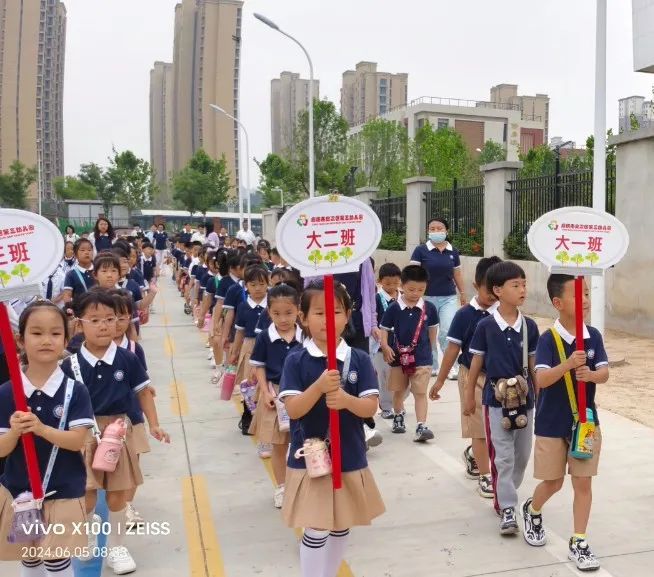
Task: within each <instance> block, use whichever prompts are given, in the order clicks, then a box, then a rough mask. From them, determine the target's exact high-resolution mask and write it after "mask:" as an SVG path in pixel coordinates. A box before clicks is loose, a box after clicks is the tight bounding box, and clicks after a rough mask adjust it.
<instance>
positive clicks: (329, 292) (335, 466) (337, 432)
mask: <svg viewBox="0 0 654 577" xmlns="http://www.w3.org/2000/svg"><path fill="white" fill-rule="evenodd" d="M323 280H324V287H325V316H326V317H327V318H326V321H327V327H326V328H327V369H328V370H330V371H336V370H338V365H337V364H336V319H335V316H336V313H335V311H334V277H333V275H331V274H327V275H325V276H324V279H323ZM329 430H330V442H331V457H332V482H333V486H334V489H340V488H341V485H342V482H341V421H340V416H339V413H338V411H336V410H333V409H331V410H330V411H329Z"/></svg>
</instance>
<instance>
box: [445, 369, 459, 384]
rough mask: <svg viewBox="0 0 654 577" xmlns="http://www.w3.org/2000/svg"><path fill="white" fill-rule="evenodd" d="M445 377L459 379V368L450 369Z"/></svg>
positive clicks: (451, 379) (453, 379) (452, 379)
mask: <svg viewBox="0 0 654 577" xmlns="http://www.w3.org/2000/svg"><path fill="white" fill-rule="evenodd" d="M447 378H448V380H450V381H458V380H459V369H452V370H451V371H450V372H449V373H448V374H447Z"/></svg>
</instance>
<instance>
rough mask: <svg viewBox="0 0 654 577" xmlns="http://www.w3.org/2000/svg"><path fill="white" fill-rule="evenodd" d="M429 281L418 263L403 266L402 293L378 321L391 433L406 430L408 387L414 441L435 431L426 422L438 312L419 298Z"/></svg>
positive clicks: (425, 438)
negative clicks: (404, 409) (390, 400)
mask: <svg viewBox="0 0 654 577" xmlns="http://www.w3.org/2000/svg"><path fill="white" fill-rule="evenodd" d="M428 280H429V275H428V273H427V271H426V270H425V269H424V268H422V267H421V266H419V265H409V266H407V267H404V269H403V270H402V275H401V282H402V294H401V295H399V296H398V298H397V301H396V302H394V303H392V304H391V305H390V306H389V307H388V309H386V312H385V313H384V316H383V317H382V322H381V324H380V328H381V329H382V334H381V347H382V352H383V354H384V360H385V361H386V362H387V363H388V364H390V365H391V374H390V381H389V389H390V390H391V391H392V392H393V412H394V416H393V432H394V433H405V432H406V427H405V425H404V415H403V414H402V405H403V404H404V397H405V393H406V391H407V389H408V388H409V387H410V388H411V392H412V393H413V398H414V400H415V408H416V419H417V421H418V424H417V426H416V433H415V436H414V437H413V440H414V441H416V442H425V441H429V440H430V439H433V438H434V433H432V431H431V430H430V429H429V428H428V427H427V425H426V424H425V423H426V421H427V386H428V385H429V379H430V377H431V363H432V349H433V348H435V345H436V336H437V332H438V313H437V312H436V307H435V306H434V305H433V304H431V303H429V302H427V301H425V300H424V299H423V298H422V297H423V295H424V294H425V290H427V281H428ZM391 331H392V332H393V335H394V337H395V346H394V347H391V346H390V345H389V333H390V332H391ZM403 351H404V352H403Z"/></svg>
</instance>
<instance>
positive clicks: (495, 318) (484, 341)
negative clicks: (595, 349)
mask: <svg viewBox="0 0 654 577" xmlns="http://www.w3.org/2000/svg"><path fill="white" fill-rule="evenodd" d="M486 287H487V288H488V291H489V292H490V293H491V294H493V295H494V296H495V297H496V298H497V299H498V300H499V306H498V308H497V310H496V311H495V312H494V313H493V314H492V316H488V317H487V318H485V319H483V320H482V321H480V322H479V324H478V325H477V329H476V330H475V334H474V336H473V337H472V341H471V342H470V347H469V350H470V353H472V355H473V357H472V362H471V363H470V371H469V373H468V380H467V381H466V384H465V390H464V409H463V413H464V415H466V416H472V415H474V414H475V412H476V411H477V402H476V401H475V387H476V386H477V379H478V378H479V374H480V373H481V371H482V369H483V368H485V370H486V382H485V384H484V390H483V396H482V404H483V407H484V424H485V427H486V443H487V445H488V453H489V456H490V464H491V474H492V480H493V492H494V493H495V499H494V505H495V511H496V512H497V514H498V515H500V516H501V517H502V520H501V521H500V533H501V534H502V535H510V534H514V533H517V532H518V522H517V521H516V516H515V509H516V507H517V506H518V488H519V487H520V485H521V484H522V480H523V478H524V475H525V469H526V468H527V463H528V461H529V456H530V455H531V441H532V429H533V413H534V389H533V383H532V377H531V375H533V369H534V358H533V356H534V355H535V354H536V345H537V344H538V327H537V326H536V323H535V322H534V321H533V320H532V319H530V318H527V317H525V316H523V314H522V313H521V312H520V310H519V309H518V307H519V306H521V305H522V304H523V303H524V302H525V298H526V296H527V281H526V278H525V271H524V270H522V268H520V267H519V266H518V265H517V264H515V263H513V262H509V261H507V262H499V263H497V264H494V265H493V266H492V267H490V268H489V269H488V272H487V273H486ZM525 339H526V342H525ZM516 377H517V378H518V380H521V379H524V380H526V386H527V395H526V398H524V404H523V403H522V399H521V398H520V397H518V398H519V399H520V401H519V405H520V406H519V409H518V412H519V414H518V416H517V418H515V419H514V418H512V416H511V415H510V414H509V413H508V411H506V410H505V409H504V408H503V407H502V403H501V402H500V401H499V400H498V398H497V395H499V394H500V392H501V389H500V388H499V385H500V384H502V383H499V382H498V381H500V380H504V379H513V378H516ZM522 382H523V383H524V381H522ZM496 385H497V386H496ZM496 389H497V390H496ZM507 422H508V424H510V427H511V428H509V429H505V428H504V424H505V423H507ZM521 425H522V427H521V428H520V426H521Z"/></svg>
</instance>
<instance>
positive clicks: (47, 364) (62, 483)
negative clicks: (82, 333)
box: [0, 301, 93, 577]
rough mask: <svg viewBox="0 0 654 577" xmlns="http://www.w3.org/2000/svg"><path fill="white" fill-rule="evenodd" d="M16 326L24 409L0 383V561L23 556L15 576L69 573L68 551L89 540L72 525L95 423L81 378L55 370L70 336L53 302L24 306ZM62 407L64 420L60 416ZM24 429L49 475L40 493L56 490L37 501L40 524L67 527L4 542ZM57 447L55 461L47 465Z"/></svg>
mask: <svg viewBox="0 0 654 577" xmlns="http://www.w3.org/2000/svg"><path fill="white" fill-rule="evenodd" d="M18 332H19V335H20V344H21V346H22V348H23V350H24V352H25V356H26V358H27V367H26V368H25V369H24V373H23V389H24V390H25V394H26V396H27V404H28V406H29V408H30V410H29V412H27V413H25V412H22V411H16V409H15V405H14V398H13V394H12V387H11V383H10V382H6V383H4V384H3V385H0V457H7V461H6V464H5V469H4V473H3V474H2V476H0V560H3V561H18V560H21V561H22V569H21V575H23V576H25V577H27V576H30V575H32V576H37V575H41V576H45V575H48V576H54V575H58V576H59V577H73V568H72V566H71V559H70V557H72V556H73V555H74V551H76V550H77V551H82V550H83V549H84V548H85V547H86V544H87V537H86V535H85V534H84V531H75V530H74V524H77V526H80V525H81V524H82V523H84V522H85V521H86V515H85V513H84V490H85V483H86V468H85V466H84V461H83V460H82V457H81V454H80V450H81V449H82V446H83V445H84V441H85V439H86V435H87V432H88V429H90V428H91V427H92V426H93V409H92V408H91V399H90V397H89V393H88V391H87V389H86V387H85V386H84V385H83V384H82V383H79V382H74V381H73V380H72V379H67V378H66V376H65V375H64V373H63V372H62V371H61V369H60V368H59V359H60V358H61V356H62V354H63V352H64V347H65V345H66V341H67V340H68V320H67V318H66V315H65V314H64V313H63V312H62V311H61V310H60V309H59V308H58V307H57V306H55V305H53V304H52V303H48V302H45V301H40V302H36V303H33V304H31V305H29V306H28V307H27V308H26V309H25V310H24V311H23V313H22V314H21V316H20V321H19V326H18ZM66 412H67V414H66V415H65V422H64V423H63V424H62V423H60V420H61V419H62V418H63V417H64V414H65V413H66ZM62 425H63V426H62ZM25 433H33V434H34V436H35V445H36V452H37V458H38V462H39V468H40V470H41V474H42V475H44V478H45V477H46V476H47V477H49V482H48V483H47V487H44V490H45V492H46V494H47V493H48V492H51V491H56V492H55V493H54V495H51V496H46V498H45V501H44V503H43V509H42V512H43V516H44V521H45V526H46V527H48V526H50V527H53V526H55V525H57V526H59V524H61V526H63V527H65V533H64V534H63V535H56V534H55V533H54V532H50V533H48V534H47V535H45V536H44V537H43V539H42V540H41V541H39V542H38V543H28V544H25V543H22V544H21V543H19V544H9V543H8V542H7V536H8V535H9V531H10V527H11V524H12V519H13V513H14V511H13V508H12V506H11V503H12V500H13V499H14V498H16V497H17V496H18V495H19V494H20V493H22V492H24V491H31V488H30V484H29V480H28V478H27V474H26V465H25V457H24V454H23V448H22V443H21V442H20V440H21V436H22V435H23V434H25ZM55 447H56V448H57V453H56V456H55V460H54V464H53V466H52V467H51V469H50V470H49V471H48V462H49V460H50V455H51V454H52V451H53V448H55ZM48 472H49V473H50V474H49V475H48ZM25 545H32V546H31V547H29V551H36V552H37V554H38V555H39V557H33V556H32V555H31V554H30V556H27V555H26V553H25V549H26V547H25ZM34 545H36V546H34ZM64 555H65V557H64ZM44 566H45V568H44Z"/></svg>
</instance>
